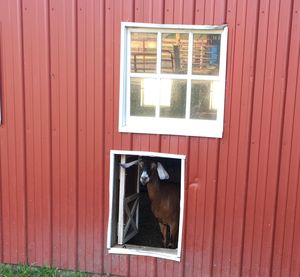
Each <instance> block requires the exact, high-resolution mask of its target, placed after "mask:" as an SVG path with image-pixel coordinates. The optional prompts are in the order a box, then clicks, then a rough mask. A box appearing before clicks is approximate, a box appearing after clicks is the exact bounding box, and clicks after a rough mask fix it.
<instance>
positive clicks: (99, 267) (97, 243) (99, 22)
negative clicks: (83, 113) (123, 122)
mask: <svg viewBox="0 0 300 277" xmlns="http://www.w3.org/2000/svg"><path fill="white" fill-rule="evenodd" d="M104 8H105V7H104V2H103V1H96V2H95V46H96V47H95V75H96V76H97V78H95V105H97V108H95V173H94V174H95V194H94V209H95V211H94V213H95V216H94V234H95V235H94V271H96V272H104V271H103V255H104V253H103V252H104V249H105V248H106V244H105V243H104V232H105V228H106V224H107V223H106V222H104V212H103V211H105V209H107V207H105V206H104V205H103V202H104V201H103V199H104V187H105V186H107V183H104V178H103V176H104V159H103V157H104V119H105V118H104V74H105V72H104V13H105V11H104Z"/></svg>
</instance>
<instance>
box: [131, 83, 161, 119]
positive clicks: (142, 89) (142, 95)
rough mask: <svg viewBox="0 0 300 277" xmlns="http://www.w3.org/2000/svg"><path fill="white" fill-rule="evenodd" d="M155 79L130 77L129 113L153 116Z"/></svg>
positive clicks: (155, 96)
mask: <svg viewBox="0 0 300 277" xmlns="http://www.w3.org/2000/svg"><path fill="white" fill-rule="evenodd" d="M157 92H158V87H157V79H150V78H149V79H143V78H130V115H132V116H154V115H155V105H156V99H157Z"/></svg>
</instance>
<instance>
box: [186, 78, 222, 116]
mask: <svg viewBox="0 0 300 277" xmlns="http://www.w3.org/2000/svg"><path fill="white" fill-rule="evenodd" d="M217 85H218V82H216V81H192V92H191V114H190V118H192V119H208V120H216V119H217V94H216V93H217Z"/></svg>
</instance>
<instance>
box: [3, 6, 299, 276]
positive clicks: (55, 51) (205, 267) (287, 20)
mask: <svg viewBox="0 0 300 277" xmlns="http://www.w3.org/2000/svg"><path fill="white" fill-rule="evenodd" d="M121 21H135V22H153V23H176V24H223V23H228V26H229V41H228V43H229V45H228V62H227V85H226V104H225V129H224V137H223V138H222V139H211V138H209V139H208V138H198V137H183V136H181V137H177V136H166V135H139V134H120V133H118V130H117V127H118V105H119V101H118V100H119V60H120V50H119V46H120V22H121ZM299 26H300V1H299V0H239V1H238V0H212V1H206V0H199V1H198V0H196V1H195V0H127V1H125V0H113V1H112V0H106V1H104V0H102V1H101V0H88V1H85V0H77V1H76V0H23V1H22V0H0V51H1V56H0V59H1V60H0V72H1V75H0V76H1V83H0V88H1V98H2V109H3V125H2V126H1V127H0V181H1V183H0V193H1V194H0V201H1V203H0V213H1V216H0V262H2V263H29V264H36V265H45V264H48V265H52V266H55V267H59V268H68V269H80V270H84V271H91V272H110V273H114V274H119V275H125V276H222V277H223V276H228V277H229V276H230V277H233V276H236V277H239V276H251V277H252V276H259V277H264V276H299V275H300V236H299V233H300V187H299V185H300V169H299V164H300V143H299V142H300V128H299V122H300V93H299V91H300V88H299V85H300V68H299V65H300V59H299V57H300V55H299V51H300V50H299V49H300V28H299ZM297 126H298V127H297ZM111 149H125V150H144V151H154V152H164V153H174V154H184V155H186V156H187V160H186V166H187V174H186V188H185V189H186V207H185V218H184V219H185V224H184V236H183V251H182V261H181V262H180V263H178V262H173V261H166V260H162V259H156V258H151V257H136V256H118V255H109V254H108V253H107V250H106V230H107V219H108V178H109V151H110V150H111Z"/></svg>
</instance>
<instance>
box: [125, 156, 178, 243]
mask: <svg viewBox="0 0 300 277" xmlns="http://www.w3.org/2000/svg"><path fill="white" fill-rule="evenodd" d="M136 163H138V164H139V166H140V168H141V176H140V182H141V183H142V185H147V190H148V196H149V199H150V202H151V210H152V212H153V214H154V216H155V217H156V218H157V220H158V222H159V226H160V230H161V233H162V236H163V241H162V243H163V246H164V247H168V248H175V247H176V242H177V233H178V222H179V211H180V203H179V202H180V191H179V186H178V185H177V184H174V183H171V182H166V181H162V180H166V179H169V175H168V173H167V172H166V170H165V169H164V168H163V166H162V164H161V163H160V162H156V161H154V160H150V159H146V158H143V159H139V160H138V161H137V162H136ZM133 164H135V162H131V163H128V164H125V165H124V167H129V166H131V165H133ZM126 165H128V166H126ZM168 226H169V229H170V238H169V239H168V236H167V233H168V232H167V229H168Z"/></svg>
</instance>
